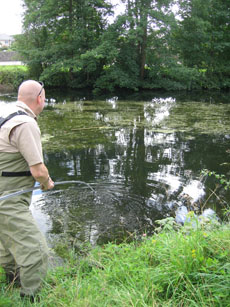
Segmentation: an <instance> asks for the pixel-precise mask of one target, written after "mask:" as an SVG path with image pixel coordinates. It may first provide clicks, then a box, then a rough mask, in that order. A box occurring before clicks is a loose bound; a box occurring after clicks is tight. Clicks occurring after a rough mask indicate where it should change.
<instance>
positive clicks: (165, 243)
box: [0, 217, 230, 307]
mask: <svg viewBox="0 0 230 307" xmlns="http://www.w3.org/2000/svg"><path fill="white" fill-rule="evenodd" d="M160 228H161V230H160V231H159V232H158V233H156V234H155V235H154V236H152V237H146V236H144V235H143V237H142V238H141V239H138V240H134V241H133V243H131V244H126V243H123V244H121V245H116V244H112V243H110V244H107V245H105V246H102V247H97V248H95V249H92V250H91V251H89V252H87V255H85V256H82V255H81V256H80V255H79V254H76V253H74V252H71V253H69V254H67V253H66V250H65V248H64V249H63V250H62V251H65V255H66V264H65V265H64V266H62V267H57V268H55V269H54V270H53V271H50V272H49V274H48V276H47V279H46V281H45V283H44V287H43V288H42V290H41V292H40V296H41V300H40V302H39V303H35V304H34V306H225V307H226V306H230V225H229V224H224V225H220V224H219V223H217V222H216V221H215V222H213V223H210V222H207V223H206V222H204V223H203V222H202V223H198V222H197V220H196V219H195V218H193V217H191V222H189V223H188V224H187V225H186V226H185V227H179V226H178V225H176V224H175V223H174V221H173V220H172V219H171V218H169V219H167V220H163V221H162V222H161V226H160ZM59 251H60V247H59ZM0 306H4V307H5V306H30V303H29V302H26V301H24V302H23V301H21V300H20V299H19V289H18V288H17V287H16V286H13V285H6V284H4V282H3V283H2V286H1V297H0Z"/></svg>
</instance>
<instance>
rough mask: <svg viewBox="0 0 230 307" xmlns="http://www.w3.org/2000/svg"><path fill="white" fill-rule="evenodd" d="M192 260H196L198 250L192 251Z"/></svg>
mask: <svg viewBox="0 0 230 307" xmlns="http://www.w3.org/2000/svg"><path fill="white" fill-rule="evenodd" d="M192 258H196V250H195V249H193V250H192Z"/></svg>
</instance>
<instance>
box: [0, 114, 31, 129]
mask: <svg viewBox="0 0 230 307" xmlns="http://www.w3.org/2000/svg"><path fill="white" fill-rule="evenodd" d="M17 115H27V116H28V114H27V113H26V112H23V111H17V112H14V113H12V114H10V115H8V116H7V117H6V118H3V117H0V128H1V127H2V126H3V125H4V124H5V123H6V122H7V121H8V120H10V119H11V118H12V117H14V116H17Z"/></svg>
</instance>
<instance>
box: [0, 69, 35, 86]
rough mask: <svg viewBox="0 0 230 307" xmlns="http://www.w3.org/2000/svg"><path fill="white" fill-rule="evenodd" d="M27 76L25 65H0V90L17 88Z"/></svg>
mask: <svg viewBox="0 0 230 307" xmlns="http://www.w3.org/2000/svg"><path fill="white" fill-rule="evenodd" d="M28 77H29V74H28V68H27V67H26V66H20V65H12V66H11V65H9V66H7V65H6V66H0V90H1V91H4V89H6V90H17V88H18V86H19V85H20V84H21V83H22V82H23V81H24V80H27V79H28Z"/></svg>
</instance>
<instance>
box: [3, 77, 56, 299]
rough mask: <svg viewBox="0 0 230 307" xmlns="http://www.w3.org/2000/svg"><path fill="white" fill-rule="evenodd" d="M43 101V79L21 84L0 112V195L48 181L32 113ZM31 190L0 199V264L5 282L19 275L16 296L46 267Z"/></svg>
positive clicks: (32, 288) (36, 283) (29, 291)
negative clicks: (6, 279)
mask: <svg viewBox="0 0 230 307" xmlns="http://www.w3.org/2000/svg"><path fill="white" fill-rule="evenodd" d="M44 105H45V90H44V88H43V83H39V82H36V81H34V80H27V81H25V82H23V83H22V84H21V85H20V87H19V90H18V101H17V102H16V104H13V105H12V104H9V105H7V106H6V107H4V108H2V110H0V195H1V196H2V195H4V194H9V193H12V192H14V191H17V190H21V189H25V188H29V187H33V186H34V183H35V181H38V182H39V183H40V184H41V185H42V187H43V189H44V190H48V189H52V188H53V187H54V182H53V181H52V179H51V178H50V176H49V172H48V169H47V167H46V166H45V164H44V161H43V154H42V146H41V139H40V129H39V127H38V124H37V116H38V115H39V114H40V113H41V112H42V110H43V108H44ZM31 196H32V193H26V194H23V195H20V196H16V197H12V198H10V199H8V200H4V201H1V202H0V266H2V267H3V268H4V269H5V271H6V275H7V277H8V278H9V280H14V279H16V278H18V277H19V278H20V284H21V296H22V297H24V296H29V297H30V298H34V296H35V294H36V293H37V292H38V290H39V288H40V286H41V282H42V279H43V278H44V277H45V275H46V272H47V265H48V247H47V244H46V241H45V238H44V237H43V235H42V234H41V232H40V231H39V229H38V226H37V225H36V222H35V221H34V219H33V217H32V215H31V212H30V210H29V205H30V202H31Z"/></svg>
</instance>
